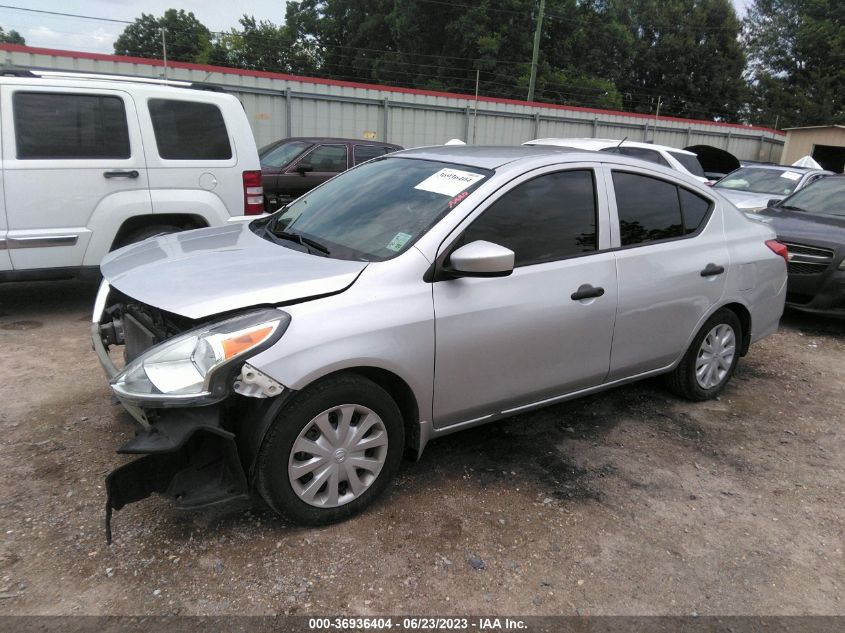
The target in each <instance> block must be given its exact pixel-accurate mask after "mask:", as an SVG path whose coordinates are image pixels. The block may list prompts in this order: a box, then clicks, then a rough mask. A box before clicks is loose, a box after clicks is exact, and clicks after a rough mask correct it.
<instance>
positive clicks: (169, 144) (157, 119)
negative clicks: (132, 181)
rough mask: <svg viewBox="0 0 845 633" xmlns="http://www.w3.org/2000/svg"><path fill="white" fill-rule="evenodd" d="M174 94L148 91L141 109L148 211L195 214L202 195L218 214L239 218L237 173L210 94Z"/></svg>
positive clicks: (227, 136) (221, 117)
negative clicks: (146, 141)
mask: <svg viewBox="0 0 845 633" xmlns="http://www.w3.org/2000/svg"><path fill="white" fill-rule="evenodd" d="M174 93H175V94H173V95H172V96H171V95H167V96H162V93H160V92H156V93H150V95H149V97H148V98H145V102H146V103H145V106H146V107H145V108H142V109H141V112H142V116H141V125H142V127H143V129H144V130H145V138H147V139H150V141H151V142H150V143H148V145H147V164H148V166H149V173H150V192H151V196H152V205H153V213H191V212H194V213H195V212H196V211H197V206H198V205H197V204H192V203H195V202H196V200H197V197H198V195H197V193H198V192H203V195H204V196H206V199H207V200H211V201H212V202H211V203H210V204H212V205H214V206H215V207H216V208H217V209H219V210H220V213H221V215H222V216H228V215H235V216H237V215H242V214H243V212H244V189H243V178H242V171H243V169H238V156H237V153H236V149H235V146H234V143H233V142H232V134H231V132H230V130H229V129H228V128H227V127H226V119H225V117H224V113H223V111H222V110H221V107H220V105H219V104H218V103H217V102H216V101H215V95H214V94H213V93H209V94H206V93H203V92H202V91H199V90H178V91H174ZM244 158H246V157H244ZM252 168H253V167H249V168H248V169H252ZM205 192H208V194H211V196H208V195H207V194H206V193H205Z"/></svg>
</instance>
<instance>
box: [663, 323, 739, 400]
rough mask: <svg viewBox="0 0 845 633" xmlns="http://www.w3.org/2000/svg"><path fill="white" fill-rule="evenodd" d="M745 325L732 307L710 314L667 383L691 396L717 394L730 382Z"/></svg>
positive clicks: (693, 397) (685, 396) (706, 398)
mask: <svg viewBox="0 0 845 633" xmlns="http://www.w3.org/2000/svg"><path fill="white" fill-rule="evenodd" d="M740 341H742V327H741V325H740V323H739V319H738V318H737V316H736V314H734V313H733V312H732V311H730V310H728V309H726V308H723V309H721V310H719V311H718V312H716V313H715V314H714V315H713V316H711V317H710V318H709V319H707V321H706V322H705V323H704V325H703V326H702V327H701V330H699V332H698V334H697V335H696V337H695V338H694V339H693V341H692V344H691V345H690V347H689V349H688V350H687V353H686V354H685V355H684V358H683V359H682V360H681V363H680V364H679V365H678V367H677V368H675V370H674V371H673V372H672V373H670V374H668V376H667V384H668V386H669V388H670V389H671V390H672V391H674V392H675V393H676V394H678V395H679V396H681V397H683V398H687V399H688V400H695V401H701V400H709V399H710V398H715V397H716V396H718V395H719V394H720V393H722V391H723V390H724V388H725V385H727V384H728V380H730V378H731V376H732V375H733V373H734V369H736V364H737V362H738V361H739V344H740Z"/></svg>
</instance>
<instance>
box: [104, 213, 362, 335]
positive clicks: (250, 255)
mask: <svg viewBox="0 0 845 633" xmlns="http://www.w3.org/2000/svg"><path fill="white" fill-rule="evenodd" d="M293 245H294V244H293V243H292V246H293ZM366 267H367V262H355V261H346V260H341V259H330V258H328V257H321V256H318V255H309V254H307V253H304V252H301V251H298V250H294V249H293V248H288V247H287V245H280V244H277V243H274V242H270V241H268V240H265V239H263V238H261V237H259V236H258V235H256V234H255V233H253V232H252V230H250V228H249V225H248V224H246V223H237V224H231V225H228V226H221V227H214V228H208V229H198V230H196V231H186V232H184V233H173V234H171V235H165V236H162V237H158V238H152V239H149V240H145V241H143V242H139V243H138V244H132V245H130V246H127V247H125V248H121V249H119V250H117V251H114V252H113V253H110V254H109V255H107V256H106V257H105V259H104V260H103V263H102V264H101V265H100V269H101V270H102V273H103V277H105V279H106V281H108V282H109V283H110V284H111V285H112V286H113V287H114V288H117V289H118V290H119V291H120V292H122V293H124V294H126V295H128V296H130V297H132V298H133V299H137V300H138V301H141V302H143V303H146V304H148V305H151V306H154V307H156V308H159V309H161V310H166V311H167V312H172V313H174V314H179V315H182V316H185V317H188V318H190V319H200V318H203V317H207V316H211V315H213V314H219V313H221V312H228V311H230V310H236V309H238V308H248V307H251V306H256V305H267V304H280V303H289V302H293V301H300V300H303V299H308V298H313V297H317V296H321V295H326V294H333V293H337V292H341V291H342V290H345V289H346V288H348V287H349V286H350V285H351V284H352V283H353V282H354V281H355V279H356V278H357V277H358V275H359V274H360V273H361V271H362V270H364V268H366Z"/></svg>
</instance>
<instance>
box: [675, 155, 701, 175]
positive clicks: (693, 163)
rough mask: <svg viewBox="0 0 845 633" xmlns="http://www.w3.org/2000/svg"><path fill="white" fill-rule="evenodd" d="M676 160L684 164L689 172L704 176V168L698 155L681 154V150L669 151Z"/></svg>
mask: <svg viewBox="0 0 845 633" xmlns="http://www.w3.org/2000/svg"><path fill="white" fill-rule="evenodd" d="M669 153H670V154H671V155H672V156H673V157H674V159H675V160H677V161H678V162H679V163H681V165H683V166H684V169H686V170H687V171H688V172H689V173H691V174H693V175H694V176H704V169H703V168H702V167H701V163H700V162H699V161H698V156H691V155H689V154H681V153H680V152H669Z"/></svg>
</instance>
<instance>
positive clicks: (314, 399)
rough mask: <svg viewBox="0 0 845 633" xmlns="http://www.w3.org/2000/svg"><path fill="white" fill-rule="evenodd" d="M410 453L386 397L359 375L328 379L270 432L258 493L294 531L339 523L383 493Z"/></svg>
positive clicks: (306, 394)
mask: <svg viewBox="0 0 845 633" xmlns="http://www.w3.org/2000/svg"><path fill="white" fill-rule="evenodd" d="M344 427H345V428H346V431H347V433H345V434H344V433H343V431H342V430H341V429H343V428H344ZM358 427H360V428H361V429H363V430H361V431H357V430H356V428H358ZM365 427H366V428H365ZM356 434H357V435H359V437H357V438H356ZM341 436H342V437H341ZM343 438H346V439H345V440H344V439H343ZM381 442H384V443H381ZM404 445H405V428H404V425H403V422H402V415H401V413H400V412H399V407H398V406H396V402H394V400H393V398H391V397H390V395H389V394H388V393H387V392H386V391H385V390H384V389H382V388H381V387H379V386H378V385H376V384H375V383H373V382H372V381H370V380H367V379H366V378H363V377H360V376H356V375H351V374H350V375H345V376H337V377H334V378H329V379H326V380H324V381H321V382H319V383H316V384H314V385H312V386H310V387H307V388H306V389H304V390H303V391H302V392H301V393H299V394H298V395H297V396H296V397H295V398H294V400H292V401H291V402H290V403H289V404H288V405H287V406H286V407H284V408H283V409H282V410H281V411H280V412H279V414H278V416H277V417H276V419H275V420H274V421H273V422H272V424H271V425H270V428H269V430H268V431H267V435H266V437H265V438H264V442H263V444H262V446H261V449H260V451H259V453H258V462H257V482H256V483H257V489H258V492H259V494H260V495H261V496H262V497H263V499H264V500H265V501H266V502H267V505H269V506H270V508H272V509H273V510H274V511H275V512H276V513H278V514H280V515H282V516H283V517H285V518H287V519H289V520H291V521H293V522H294V523H298V524H303V525H326V524H329V523H336V522H338V521H342V520H344V519H347V518H349V517H351V516H352V515H354V514H356V513H358V512H360V511H361V510H363V509H364V508H366V507H367V506H368V505H369V504H370V503H372V502H373V501H374V500H375V499H376V498H377V497H378V496H379V495H380V494H381V493H382V492H383V491H384V489H385V488H386V487H387V484H388V483H389V482H390V480H391V479H392V478H393V476H394V475H395V474H396V471H397V470H398V468H399V463H400V462H401V460H402V453H403V451H404ZM359 446H369V448H367V449H366V451H363V450H356V448H357V447H359ZM309 450H313V451H314V452H308V451H309ZM379 462H380V466H379V465H378V463H379ZM359 466H361V467H360V468H359ZM326 473H328V474H326ZM297 474H301V476H300V477H297V476H296V475H297ZM353 477H354V479H353ZM356 488H357V490H356Z"/></svg>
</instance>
